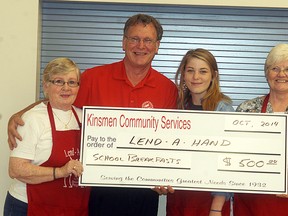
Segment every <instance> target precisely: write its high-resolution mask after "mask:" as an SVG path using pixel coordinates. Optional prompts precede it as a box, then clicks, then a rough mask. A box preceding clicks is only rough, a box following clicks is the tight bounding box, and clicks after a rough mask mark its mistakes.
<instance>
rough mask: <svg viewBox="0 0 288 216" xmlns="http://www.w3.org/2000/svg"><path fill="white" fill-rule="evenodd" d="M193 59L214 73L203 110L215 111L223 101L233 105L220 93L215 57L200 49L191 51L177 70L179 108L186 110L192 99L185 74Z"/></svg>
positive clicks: (204, 98) (203, 101)
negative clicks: (201, 61) (203, 63)
mask: <svg viewBox="0 0 288 216" xmlns="http://www.w3.org/2000/svg"><path fill="white" fill-rule="evenodd" d="M192 58H197V59H200V60H203V61H205V62H206V63H207V64H208V65H209V68H210V71H211V73H212V81H211V84H210V86H209V88H208V90H207V93H206V95H205V96H204V97H203V99H202V107H203V110H209V111H214V110H215V109H216V107H217V105H218V103H219V102H220V101H222V100H223V101H225V102H227V103H231V99H230V98H229V97H228V96H226V95H224V94H223V93H221V91H220V82H219V75H218V66H217V62H216V59H215V57H214V56H213V55H212V53H210V52H209V51H208V50H205V49H201V48H199V49H195V50H189V51H188V52H187V53H186V54H185V55H184V57H183V58H182V61H181V63H180V65H179V67H178V69H177V72H176V76H175V83H176V85H177V86H178V90H179V97H178V108H180V109H185V105H186V104H187V103H188V100H189V97H191V94H190V91H189V89H188V88H187V87H186V85H185V81H184V73H185V67H186V65H187V63H188V62H189V61H190V59H192ZM179 81H180V83H179Z"/></svg>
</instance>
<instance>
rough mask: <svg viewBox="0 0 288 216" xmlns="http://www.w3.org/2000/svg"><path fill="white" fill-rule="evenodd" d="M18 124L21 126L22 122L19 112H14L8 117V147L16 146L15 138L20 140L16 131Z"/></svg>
mask: <svg viewBox="0 0 288 216" xmlns="http://www.w3.org/2000/svg"><path fill="white" fill-rule="evenodd" d="M18 125H21V126H23V125H24V122H23V120H22V118H21V116H20V115H19V114H14V115H12V116H11V117H10V119H9V121H8V127H7V130H8V144H9V148H10V149H11V150H13V149H14V148H16V147H17V143H16V139H18V140H22V137H21V136H20V134H19V133H18V131H17V127H18Z"/></svg>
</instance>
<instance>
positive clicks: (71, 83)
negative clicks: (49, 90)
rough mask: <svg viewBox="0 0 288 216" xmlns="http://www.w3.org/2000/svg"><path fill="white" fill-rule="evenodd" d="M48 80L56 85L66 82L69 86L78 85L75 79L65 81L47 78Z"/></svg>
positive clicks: (62, 84)
mask: <svg viewBox="0 0 288 216" xmlns="http://www.w3.org/2000/svg"><path fill="white" fill-rule="evenodd" d="M49 82H51V83H53V84H54V85H56V86H64V85H65V84H66V83H67V85H68V86H69V87H72V88H73V87H77V86H79V82H77V81H75V80H69V81H68V82H65V81H64V80H60V79H55V80H49Z"/></svg>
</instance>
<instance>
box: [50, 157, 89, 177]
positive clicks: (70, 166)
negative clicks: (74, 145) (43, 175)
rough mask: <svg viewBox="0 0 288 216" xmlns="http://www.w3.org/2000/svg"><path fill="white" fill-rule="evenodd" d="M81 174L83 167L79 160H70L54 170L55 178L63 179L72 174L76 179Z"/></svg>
mask: <svg viewBox="0 0 288 216" xmlns="http://www.w3.org/2000/svg"><path fill="white" fill-rule="evenodd" d="M82 173H83V166H82V164H81V162H80V161H79V160H70V161H68V162H67V163H66V164H65V165H64V166H62V167H59V168H57V169H56V173H55V174H56V178H65V177H68V176H69V175H71V174H73V175H74V176H76V177H79V176H81V175H82Z"/></svg>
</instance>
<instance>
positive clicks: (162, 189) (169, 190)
mask: <svg viewBox="0 0 288 216" xmlns="http://www.w3.org/2000/svg"><path fill="white" fill-rule="evenodd" d="M152 190H154V191H155V192H157V193H158V194H159V195H167V194H168V193H174V189H173V188H172V187H171V186H169V185H168V186H155V187H154V188H153V189H152Z"/></svg>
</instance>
